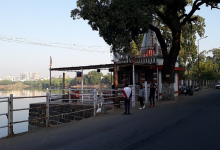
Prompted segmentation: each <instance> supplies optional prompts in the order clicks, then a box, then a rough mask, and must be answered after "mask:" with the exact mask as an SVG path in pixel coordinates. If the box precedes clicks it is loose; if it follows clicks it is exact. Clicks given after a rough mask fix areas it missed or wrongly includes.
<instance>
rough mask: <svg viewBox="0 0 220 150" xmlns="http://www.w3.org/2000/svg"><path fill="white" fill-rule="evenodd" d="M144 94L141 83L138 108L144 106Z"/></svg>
mask: <svg viewBox="0 0 220 150" xmlns="http://www.w3.org/2000/svg"><path fill="white" fill-rule="evenodd" d="M144 95H145V92H144V88H143V86H142V84H140V88H139V98H138V99H139V101H140V106H141V107H140V108H139V109H144V108H145V105H144Z"/></svg>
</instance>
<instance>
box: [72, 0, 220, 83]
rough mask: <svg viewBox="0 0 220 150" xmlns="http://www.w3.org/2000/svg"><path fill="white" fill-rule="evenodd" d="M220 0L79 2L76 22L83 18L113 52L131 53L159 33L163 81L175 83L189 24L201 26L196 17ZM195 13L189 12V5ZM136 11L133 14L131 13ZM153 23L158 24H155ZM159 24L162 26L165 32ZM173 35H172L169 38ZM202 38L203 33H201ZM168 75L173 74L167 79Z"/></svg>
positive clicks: (215, 6)
mask: <svg viewBox="0 0 220 150" xmlns="http://www.w3.org/2000/svg"><path fill="white" fill-rule="evenodd" d="M219 2H220V0H195V1H191V0H188V1H187V0H114V1H113V2H112V3H111V1H109V0H78V1H77V6H78V8H77V9H74V10H72V11H71V17H72V18H73V19H76V18H83V19H85V20H88V24H89V25H90V26H91V27H92V29H93V30H97V31H99V34H100V36H101V37H103V39H104V40H105V41H106V43H108V44H109V45H111V46H112V48H111V50H112V51H114V52H115V51H119V52H121V51H123V52H128V51H129V44H130V42H131V41H132V40H133V41H134V42H135V43H136V41H137V38H138V36H139V35H140V34H143V33H146V32H147V30H148V29H151V30H152V31H154V32H155V33H156V36H157V38H158V41H159V43H160V46H161V48H162V54H163V59H164V63H163V70H162V72H163V73H162V81H163V82H169V83H170V82H174V67H175V63H176V61H177V57H178V55H179V52H180V49H181V35H182V33H183V30H184V28H185V27H186V26H187V25H189V24H198V20H199V17H198V16H193V14H194V13H195V12H196V11H197V10H200V6H202V5H204V4H205V5H206V6H211V8H218V3H219ZM189 4H191V10H190V11H189V13H186V6H188V5H189ZM131 12H132V13H131ZM152 22H155V23H158V24H154V23H152ZM157 25H160V26H161V25H162V27H163V28H164V29H163V30H161V29H160V28H159V27H158V26H157ZM169 35H170V36H169ZM200 35H202V33H201V34H200ZM166 75H170V78H167V77H166Z"/></svg>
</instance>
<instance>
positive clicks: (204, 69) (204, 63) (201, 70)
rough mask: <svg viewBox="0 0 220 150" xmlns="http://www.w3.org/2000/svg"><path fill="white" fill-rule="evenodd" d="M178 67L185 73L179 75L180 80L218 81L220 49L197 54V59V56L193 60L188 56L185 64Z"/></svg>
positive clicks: (219, 76) (219, 74)
mask: <svg viewBox="0 0 220 150" xmlns="http://www.w3.org/2000/svg"><path fill="white" fill-rule="evenodd" d="M210 53H212V55H210ZM198 60H199V61H198ZM180 65H181V66H182V67H184V68H185V72H182V74H181V79H198V78H200V79H202V80H213V79H214V80H219V79H220V48H213V49H211V50H208V51H206V50H205V51H202V52H201V53H199V59H198V55H197V57H194V58H193V57H190V56H188V57H187V61H186V63H181V64H180ZM199 75H200V77H199Z"/></svg>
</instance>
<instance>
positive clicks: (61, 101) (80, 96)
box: [0, 89, 121, 136]
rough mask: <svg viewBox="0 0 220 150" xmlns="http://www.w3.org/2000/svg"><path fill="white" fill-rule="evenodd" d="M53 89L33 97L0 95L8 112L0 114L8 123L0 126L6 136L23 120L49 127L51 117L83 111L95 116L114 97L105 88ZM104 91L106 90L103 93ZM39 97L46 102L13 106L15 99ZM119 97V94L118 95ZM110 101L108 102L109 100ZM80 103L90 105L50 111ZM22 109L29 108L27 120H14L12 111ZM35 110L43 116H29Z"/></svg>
mask: <svg viewBox="0 0 220 150" xmlns="http://www.w3.org/2000/svg"><path fill="white" fill-rule="evenodd" d="M53 91H54V90H53V89H51V90H48V92H47V93H46V95H45V96H33V97H14V96H13V94H10V96H9V97H1V98H0V103H8V112H6V113H2V114H0V116H6V117H7V120H8V123H7V124H6V125H4V126H0V129H1V128H8V136H10V135H13V134H14V131H13V128H14V127H13V125H14V124H18V123H23V122H29V124H30V123H31V122H38V121H40V122H44V123H45V127H49V126H50V124H51V123H53V122H54V121H53V118H57V117H59V116H61V117H65V116H68V115H69V116H70V115H73V114H77V113H81V112H85V111H93V114H91V115H93V116H96V113H97V109H98V108H101V107H102V106H103V105H111V104H113V101H112V102H111V100H113V99H115V98H116V97H115V95H114V94H113V93H112V91H114V90H110V89H107V90H106V89H105V90H97V89H84V90H80V89H60V91H61V93H62V94H55V93H53ZM104 91H108V92H107V93H105V92H104ZM66 92H68V93H66ZM39 97H45V98H46V103H44V104H43V105H39V104H33V106H36V107H31V105H32V104H31V105H30V107H29V108H20V109H14V108H13V102H14V100H15V99H25V98H31V99H32V98H39ZM118 97H121V96H118ZM109 101H110V102H109ZM77 102H78V104H80V105H85V104H88V105H89V106H90V107H89V108H87V109H82V110H81V108H80V110H76V111H74V112H61V113H59V114H56V113H54V112H51V111H50V109H51V110H52V109H53V108H56V107H63V106H70V105H72V106H73V105H76V103H77ZM22 110H29V118H28V119H27V120H20V121H14V118H13V112H15V111H22ZM36 110H41V112H42V114H45V116H37V117H36V116H35V117H30V114H31V113H32V112H34V111H36Z"/></svg>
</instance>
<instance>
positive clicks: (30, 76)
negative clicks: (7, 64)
mask: <svg viewBox="0 0 220 150" xmlns="http://www.w3.org/2000/svg"><path fill="white" fill-rule="evenodd" d="M40 75H41V73H39V72H34V73H30V72H24V73H22V74H20V80H21V81H33V80H34V81H35V80H40Z"/></svg>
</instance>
